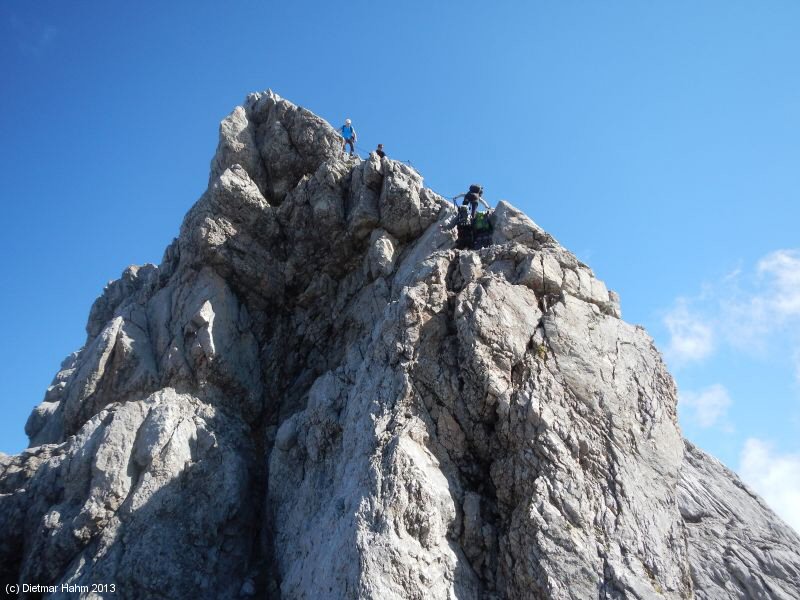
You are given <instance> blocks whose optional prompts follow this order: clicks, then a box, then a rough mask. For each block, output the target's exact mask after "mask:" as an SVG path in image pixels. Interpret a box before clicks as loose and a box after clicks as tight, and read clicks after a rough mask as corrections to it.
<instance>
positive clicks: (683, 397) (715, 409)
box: [678, 383, 731, 430]
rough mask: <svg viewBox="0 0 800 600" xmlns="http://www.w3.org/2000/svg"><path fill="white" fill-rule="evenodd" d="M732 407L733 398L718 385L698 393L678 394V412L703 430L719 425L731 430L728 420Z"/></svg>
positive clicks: (723, 387)
mask: <svg viewBox="0 0 800 600" xmlns="http://www.w3.org/2000/svg"><path fill="white" fill-rule="evenodd" d="M730 405H731V397H730V394H728V390H727V389H725V386H723V385H720V384H718V383H717V384H714V385H712V386H710V387H707V388H705V389H702V390H699V391H696V392H695V391H688V392H683V391H681V392H680V393H679V394H678V410H679V411H680V413H681V417H683V418H685V419H688V421H689V422H691V423H693V424H695V425H697V426H699V427H702V428H709V427H713V426H715V425H717V424H719V425H722V426H723V427H724V428H725V429H728V430H729V429H731V425H730V424H729V423H728V420H727V415H728V408H730Z"/></svg>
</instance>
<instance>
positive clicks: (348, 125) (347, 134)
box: [339, 119, 357, 156]
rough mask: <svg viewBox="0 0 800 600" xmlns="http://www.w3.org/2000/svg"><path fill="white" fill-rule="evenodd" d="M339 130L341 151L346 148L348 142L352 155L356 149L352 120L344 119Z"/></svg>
mask: <svg viewBox="0 0 800 600" xmlns="http://www.w3.org/2000/svg"><path fill="white" fill-rule="evenodd" d="M339 131H340V132H341V134H342V138H343V141H342V152H344V149H345V148H347V144H350V156H353V153H354V152H355V151H356V139H357V138H356V130H355V128H354V127H353V122H352V121H351V120H350V119H345V120H344V125H342V126H341V127H340V128H339Z"/></svg>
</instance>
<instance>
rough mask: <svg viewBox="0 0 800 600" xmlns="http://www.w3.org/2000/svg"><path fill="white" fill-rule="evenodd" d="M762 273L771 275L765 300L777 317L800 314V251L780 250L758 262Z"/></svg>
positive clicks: (759, 270)
mask: <svg viewBox="0 0 800 600" xmlns="http://www.w3.org/2000/svg"><path fill="white" fill-rule="evenodd" d="M758 272H759V274H760V275H762V276H764V275H766V276H767V277H769V279H770V280H769V282H768V285H769V287H768V290H767V291H768V296H767V297H766V298H765V302H766V303H767V304H768V305H769V306H770V307H771V308H772V309H773V311H774V312H775V314H776V316H777V317H793V316H800V253H799V252H797V251H796V250H778V251H777V252H773V253H772V254H768V255H767V256H765V257H764V258H762V259H761V260H760V261H759V262H758Z"/></svg>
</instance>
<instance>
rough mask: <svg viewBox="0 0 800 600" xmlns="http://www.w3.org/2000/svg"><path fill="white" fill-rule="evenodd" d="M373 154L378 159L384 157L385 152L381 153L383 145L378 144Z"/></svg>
mask: <svg viewBox="0 0 800 600" xmlns="http://www.w3.org/2000/svg"><path fill="white" fill-rule="evenodd" d="M375 154H377V155H378V156H379V157H380V158H383V157H384V156H386V152H384V151H383V144H378V147H377V148H376V149H375Z"/></svg>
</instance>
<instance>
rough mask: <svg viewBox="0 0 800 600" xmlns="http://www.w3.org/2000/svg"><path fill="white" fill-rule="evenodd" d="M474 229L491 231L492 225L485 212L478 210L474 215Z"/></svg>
mask: <svg viewBox="0 0 800 600" xmlns="http://www.w3.org/2000/svg"><path fill="white" fill-rule="evenodd" d="M473 227H475V231H491V229H492V225H491V223H489V215H488V214H486V213H485V212H479V213H478V214H476V215H475V224H474V225H473Z"/></svg>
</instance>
